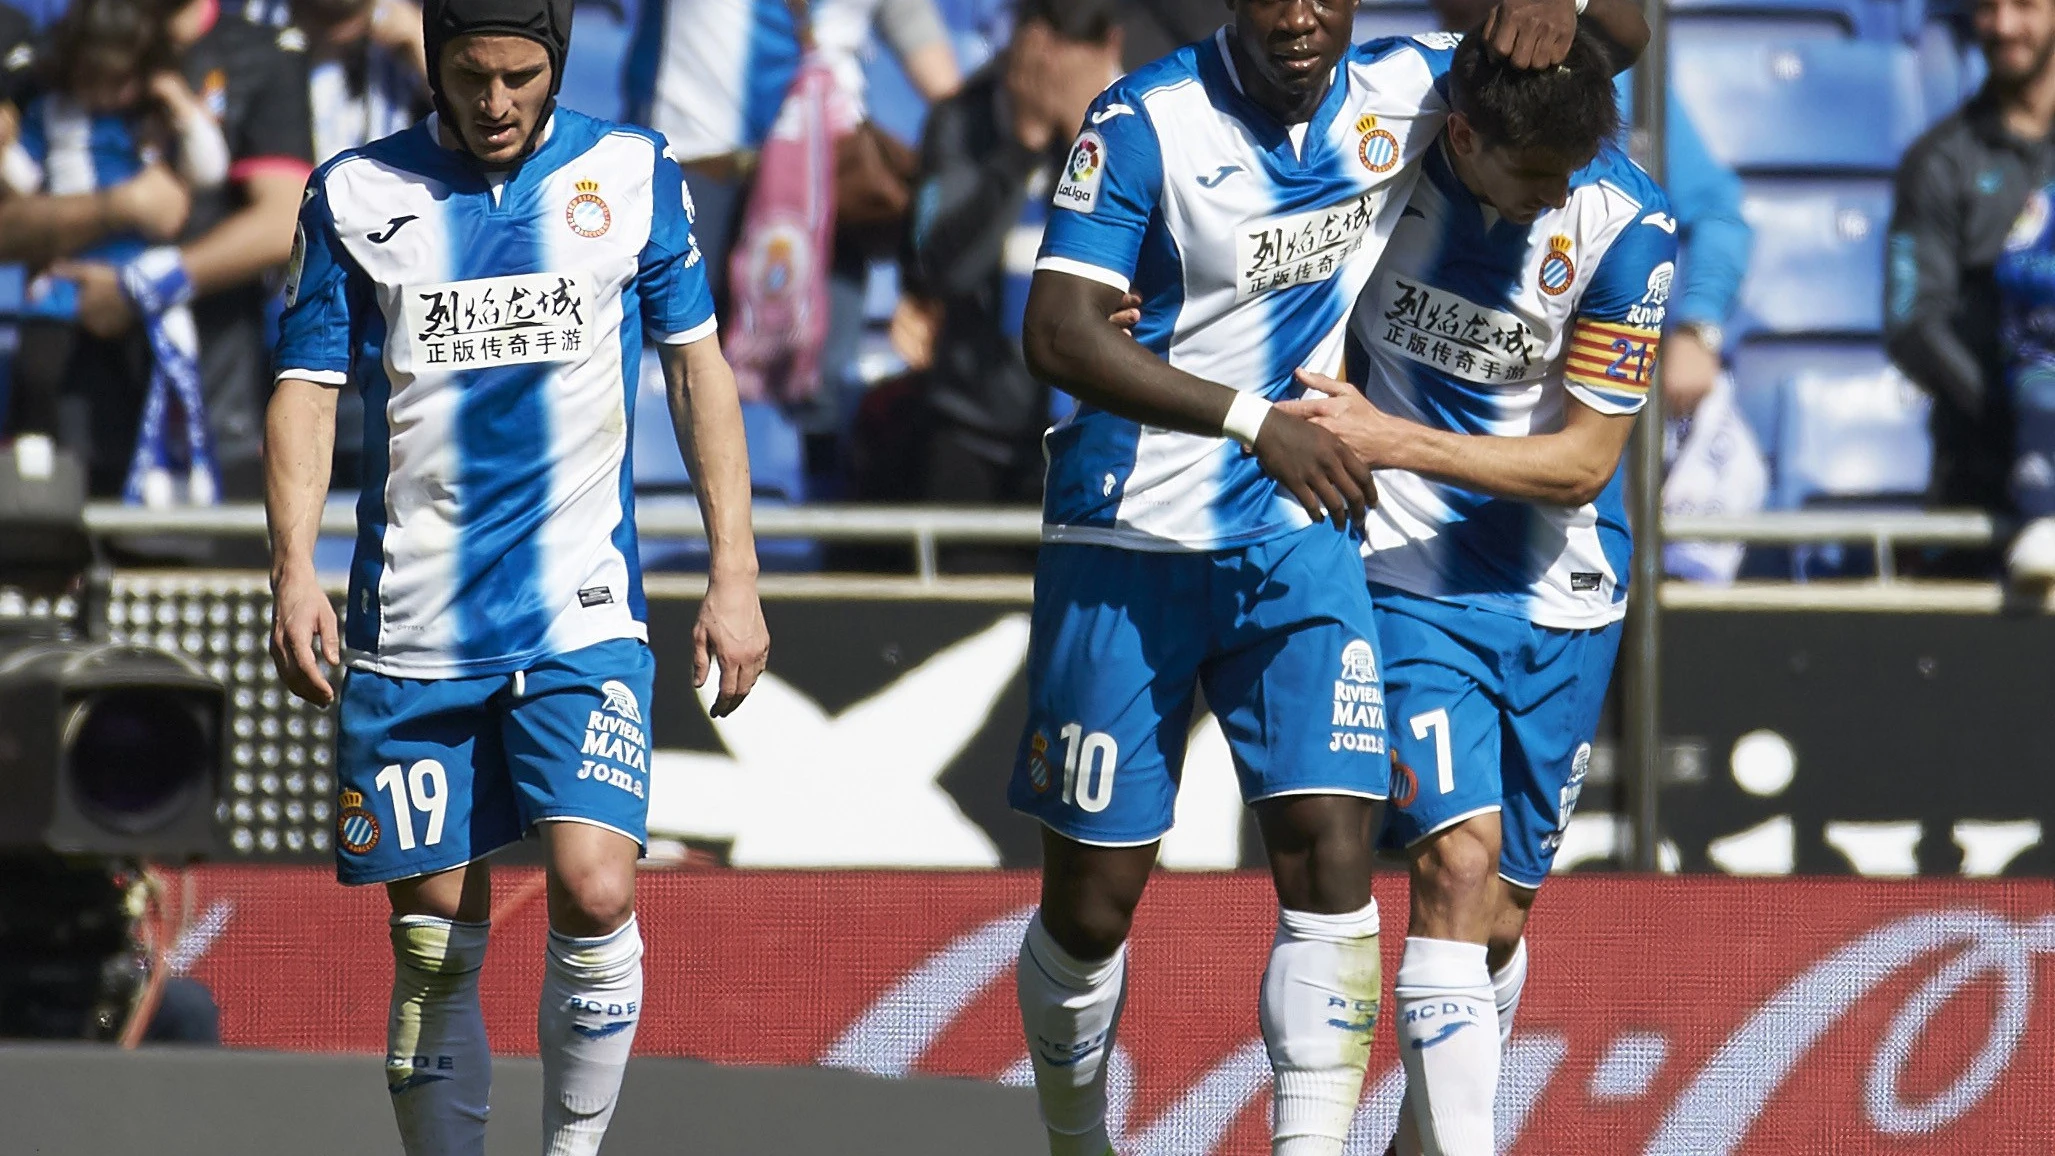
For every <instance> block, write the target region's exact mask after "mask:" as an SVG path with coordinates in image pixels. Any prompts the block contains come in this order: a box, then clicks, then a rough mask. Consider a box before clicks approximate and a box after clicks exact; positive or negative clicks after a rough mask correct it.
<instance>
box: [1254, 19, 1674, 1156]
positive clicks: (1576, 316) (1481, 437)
mask: <svg viewBox="0 0 2055 1156" xmlns="http://www.w3.org/2000/svg"><path fill="white" fill-rule="evenodd" d="M1607 64H1608V61H1607V59H1606V52H1605V49H1604V48H1603V47H1602V46H1601V45H1600V44H1599V43H1598V42H1597V41H1596V39H1595V38H1593V37H1591V36H1590V35H1588V34H1587V35H1584V36H1580V38H1579V40H1578V42H1577V44H1576V45H1575V46H1574V47H1573V48H1572V50H1571V53H1570V55H1569V57H1568V58H1567V60H1566V61H1565V63H1564V67H1563V68H1562V69H1560V70H1550V71H1546V72H1541V73H1527V72H1520V71H1517V70H1512V69H1506V68H1503V67H1502V66H1500V65H1498V64H1496V63H1495V62H1493V61H1490V60H1488V59H1486V58H1485V56H1484V54H1483V53H1481V52H1478V51H1475V50H1474V48H1473V47H1472V46H1470V45H1468V44H1466V45H1464V47H1463V48H1461V49H1458V50H1457V53H1456V57H1455V63H1454V67H1453V68H1452V70H1451V72H1450V99H1451V103H1452V104H1453V106H1454V111H1453V112H1452V113H1451V114H1450V116H1449V122H1448V128H1447V130H1446V132H1445V134H1444V136H1443V142H1442V144H1441V145H1439V146H1438V147H1436V148H1434V149H1432V150H1430V151H1429V152H1428V154H1427V157H1426V159H1425V160H1424V161H1423V162H1422V164H1421V176H1420V180H1419V183H1418V184H1417V185H1415V186H1414V188H1413V191H1412V196H1411V199H1410V200H1409V201H1408V202H1407V203H1406V207H1405V211H1404V217H1403V219H1402V220H1401V221H1400V222H1399V224H1398V227H1397V228H1396V229H1395V230H1394V231H1393V233H1392V238H1391V242H1390V243H1389V244H1388V245H1387V246H1386V247H1385V251H1384V256H1383V259H1382V260H1381V261H1380V262H1379V263H1378V266H1377V271H1376V272H1375V273H1374V274H1373V275H1372V277H1371V279H1370V284H1369V286H1368V287H1367V288H1366V289H1365V290H1364V292H1363V295H1362V297H1361V299H1360V300H1359V301H1358V303H1357V305H1356V310H1355V314H1354V317H1353V319H1352V322H1351V326H1350V357H1349V362H1350V364H1349V378H1350V379H1351V380H1352V381H1355V382H1358V383H1360V384H1361V386H1362V389H1363V392H1364V394H1367V395H1368V396H1367V399H1366V398H1365V397H1364V396H1362V395H1359V394H1357V393H1355V392H1354V391H1353V390H1350V389H1349V388H1348V387H1346V386H1341V385H1338V384H1337V383H1335V382H1333V381H1331V380H1328V379H1324V378H1314V379H1311V381H1310V383H1311V384H1313V385H1315V386H1316V387H1317V388H1319V389H1321V390H1323V391H1328V392H1330V393H1333V394H1334V396H1333V397H1331V398H1328V399H1326V400H1316V401H1302V402H1297V403H1293V404H1291V405H1288V406H1286V407H1285V408H1287V409H1288V410H1291V411H1292V412H1295V413H1300V414H1302V415H1305V416H1310V417H1312V418H1314V419H1315V420H1316V421H1318V422H1319V423H1320V424H1322V425H1323V426H1326V427H1328V428H1330V429H1332V430H1333V431H1334V432H1336V433H1338V434H1340V435H1341V436H1342V437H1343V439H1344V440H1345V441H1347V442H1348V444H1349V446H1350V448H1351V449H1352V450H1354V451H1355V452H1356V453H1357V454H1358V455H1359V456H1360V457H1361V459H1362V461H1363V462H1364V463H1365V464H1367V465H1371V466H1374V467H1376V468H1377V474H1376V479H1377V487H1378V495H1379V502H1378V504H1377V508H1376V509H1373V510H1371V511H1370V512H1369V515H1368V517H1367V519H1366V536H1367V539H1368V541H1367V544H1366V545H1365V548H1364V549H1365V558H1364V564H1365V568H1366V571H1367V573H1368V577H1369V580H1370V584H1371V590H1372V592H1373V594H1374V595H1375V597H1376V601H1377V633H1378V639H1379V642H1380V643H1381V644H1382V646H1383V647H1384V651H1383V654H1384V658H1385V666H1384V676H1385V695H1386V705H1387V707H1388V708H1389V710H1390V711H1391V721H1392V722H1393V723H1394V724H1395V725H1394V726H1393V727H1392V728H1391V732H1392V733H1391V745H1392V753H1393V759H1394V764H1395V765H1394V771H1393V774H1394V783H1393V791H1392V807H1391V810H1390V812H1389V814H1388V816H1387V821H1386V827H1385V832H1384V837H1385V840H1386V842H1387V844H1388V845H1389V846H1391V847H1393V848H1395V849H1400V848H1402V849H1404V850H1405V851H1406V852H1407V853H1408V855H1409V857H1410V858H1411V861H1412V877H1413V887H1412V892H1411V896H1412V918H1411V924H1410V931H1409V935H1408V938H1407V940H1406V950H1405V954H1404V956H1403V958H1402V961H1401V964H1400V968H1399V974H1398V977H1397V983H1396V984H1395V986H1394V992H1393V994H1394V998H1395V1000H1396V1002H1397V1005H1398V1006H1397V1009H1396V1015H1395V1016H1394V1017H1393V1019H1392V1022H1393V1023H1394V1024H1395V1025H1396V1030H1397V1032H1398V1035H1399V1038H1400V1041H1401V1043H1400V1047H1399V1049H1398V1050H1399V1055H1400V1057H1401V1059H1402V1060H1403V1061H1404V1064H1405V1067H1406V1073H1407V1077H1408V1099H1407V1103H1408V1105H1409V1110H1408V1111H1407V1112H1406V1114H1405V1116H1404V1127H1403V1128H1402V1130H1401V1132H1400V1134H1399V1138H1398V1145H1397V1151H1398V1152H1399V1153H1401V1154H1403V1156H1413V1154H1415V1153H1419V1152H1423V1151H1424V1152H1430V1153H1450V1154H1461V1156H1470V1154H1488V1153H1490V1152H1491V1151H1492V1150H1493V1148H1492V1143H1493V1117H1492V1101H1493V1094H1494V1090H1495V1087H1496V1082H1497V1074H1498V1063H1499V1053H1500V1050H1501V1048H1502V1036H1503V1035H1504V1034H1506V1033H1509V1032H1510V1030H1511V1027H1512V1017H1513V1011H1514V1009H1515V1008H1516V1007H1517V1005H1518V1001H1519V994H1520V989H1521V986H1522V984H1523V983H1524V980H1525V976H1526V951H1525V946H1524V940H1523V939H1522V930H1523V928H1524V926H1525V921H1526V913H1527V911H1528V910H1529V908H1530V907H1531V905H1532V903H1533V900H1534V895H1535V890H1536V889H1537V888H1538V887H1540V885H1541V882H1542V879H1543V878H1544V877H1545V876H1546V875H1547V873H1548V869H1549V864H1550V862H1551V861H1552V860H1553V859H1554V857H1555V852H1556V849H1557V848H1558V847H1559V846H1560V844H1561V841H1562V838H1563V832H1564V830H1565V829H1566V828H1567V826H1568V824H1569V820H1570V813H1571V811H1572V810H1573V809H1574V808H1575V806H1576V802H1577V795H1578V792H1579V791H1580V790H1581V788H1582V783H1583V777H1584V773H1585V769H1586V767H1587V765H1588V762H1589V758H1590V752H1591V739H1592V736H1593V733H1594V731H1595V730H1596V729H1597V725H1598V711H1599V707H1600V704H1601V703H1602V702H1603V700H1604V698H1605V690H1606V684H1607V682H1608V681H1609V680H1610V678H1611V675H1612V664H1613V657H1614V654H1615V652H1616V651H1617V649H1618V645H1619V630H1620V627H1619V622H1620V619H1621V617H1622V615H1623V614H1624V612H1625V601H1626V596H1627V587H1626V580H1627V561H1628V555H1629V552H1630V542H1629V539H1628V533H1627V522H1626V516H1625V510H1624V509H1623V507H1622V504H1621V479H1620V477H1619V476H1618V473H1617V471H1618V466H1619V463H1620V455H1621V452H1622V450H1623V449H1624V448H1625V446H1626V443H1627V436H1628V434H1629V432H1630V431H1631V430H1632V429H1633V425H1634V417H1635V414H1636V413H1638V412H1639V411H1640V409H1641V407H1642V404H1643V402H1644V401H1645V399H1646V397H1647V389H1648V382H1649V375H1650V372H1651V371H1652V369H1653V363H1654V360H1655V355H1656V350H1657V346H1658V344H1659V341H1660V334H1661V328H1662V321H1663V313H1664V310H1665V307H1666V302H1667V300H1668V296H1669V290H1670V282H1671V279H1672V274H1673V273H1674V268H1675V266H1674V262H1675V258H1676V248H1677V246H1676V222H1675V220H1674V219H1673V218H1672V217H1671V216H1670V212H1669V201H1668V199H1667V198H1666V197H1665V196H1664V194H1663V191H1662V190H1661V189H1660V188H1658V187H1657V186H1656V184H1655V182H1654V181H1652V180H1651V179H1649V177H1648V174H1646V173H1644V172H1642V171H1641V170H1640V169H1639V168H1637V167H1636V166H1635V165H1634V163H1633V162H1632V161H1630V160H1628V159H1627V157H1626V156H1625V154H1624V153H1622V152H1621V151H1620V149H1619V147H1618V146H1617V145H1616V144H1614V143H1612V139H1611V138H1612V137H1613V136H1614V135H1615V134H1616V133H1617V130H1618V128H1619V114H1618V111H1617V106H1616V105H1615V103H1614V101H1613V95H1612V89H1611V84H1610V82H1609V81H1608V79H1607V72H1608V71H1609V69H1608V67H1607ZM1501 879H1502V880H1503V881H1504V884H1506V885H1509V886H1502V885H1501V882H1500V880H1501ZM1464 1028H1475V1029H1476V1030H1472V1031H1468V1032H1465V1031H1463V1030H1462V1029H1464Z"/></svg>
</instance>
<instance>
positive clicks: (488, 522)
mask: <svg viewBox="0 0 2055 1156" xmlns="http://www.w3.org/2000/svg"><path fill="white" fill-rule="evenodd" d="M552 208H553V207H552ZM546 215H547V216H554V213H553V212H552V210H551V209H545V208H544V207H543V206H542V205H540V204H539V203H538V201H537V198H535V197H534V196H533V194H532V192H530V191H529V190H527V189H525V188H523V187H522V186H521V185H520V183H519V177H518V176H517V177H516V178H515V179H514V180H510V181H508V182H507V185H506V188H505V189H504V190H503V191H502V193H501V205H500V206H499V207H497V208H495V207H494V206H492V205H491V202H490V201H481V200H474V199H471V198H462V199H459V198H454V197H453V198H451V199H450V200H449V202H448V203H447V206H446V208H445V210H444V227H445V228H446V229H447V230H448V234H449V238H450V262H451V264H452V265H453V266H454V267H453V268H452V269H451V270H450V277H449V279H450V280H452V281H458V280H467V279H470V278H477V277H504V276H508V275H511V274H517V273H533V272H540V271H542V270H544V269H545V268H547V266H546V265H545V263H544V260H543V249H542V244H541V238H540V236H539V233H540V228H541V225H542V222H543V220H544V219H545V216H546ZM555 368H556V367H555V366H554V365H552V364H550V363H548V362H542V363H537V364H531V365H512V366H503V367H500V368H496V369H481V370H470V371H466V372H460V373H456V374H453V375H451V384H452V386H454V387H455V388H456V389H457V390H458V391H459V397H458V401H457V415H456V422H455V430H456V439H457V455H458V466H457V492H458V494H459V495H460V503H461V505H460V507H459V508H460V510H461V515H460V517H461V518H462V520H461V521H460V522H459V524H458V529H457V573H456V587H457V591H458V593H457V597H456V598H455V600H454V604H455V607H456V612H457V616H458V628H457V650H458V654H459V655H460V656H461V657H464V658H492V657H497V656H499V655H503V654H506V653H507V652H508V650H509V640H510V639H531V638H540V637H544V636H546V635H547V633H548V631H549V624H550V613H549V610H548V609H547V608H545V607H544V606H543V605H542V600H541V597H540V592H539V588H538V582H537V571H538V569H539V566H540V558H539V557H538V554H539V551H538V549H537V544H536V541H535V532H536V529H537V527H538V526H539V524H540V523H541V522H542V520H543V519H544V517H545V516H546V514H547V512H548V509H549V502H550V463H549V446H550V424H549V407H548V405H547V404H546V400H545V394H544V391H546V390H547V389H548V388H549V380H550V376H551V374H552V372H553V371H554V370H555Z"/></svg>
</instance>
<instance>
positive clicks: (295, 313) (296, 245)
mask: <svg viewBox="0 0 2055 1156" xmlns="http://www.w3.org/2000/svg"><path fill="white" fill-rule="evenodd" d="M322 175H323V174H321V173H317V174H315V175H314V177H313V178H312V180H310V181H309V182H308V185H307V196H306V198H305V199H304V200H303V201H301V203H300V221H299V226H298V228H297V229H295V230H294V232H293V255H292V259H291V260H290V261H289V262H288V263H287V264H286V270H285V312H284V313H283V314H282V315H281V316H280V317H279V319H278V349H277V352H276V355H275V356H274V358H273V365H274V366H275V367H276V370H277V376H278V378H280V379H284V378H288V377H291V378H298V379H300V380H302V381H312V382H318V383H320V384H322V385H343V384H346V383H347V382H348V381H349V379H350V292H349V279H350V267H351V266H350V260H349V256H348V255H347V254H346V253H344V251H343V247H342V241H341V240H340V239H339V238H338V237H337V236H336V232H335V220H334V218H333V217H331V216H330V215H329V211H328V197H327V194H325V193H324V192H323V191H322V190H321V178H322Z"/></svg>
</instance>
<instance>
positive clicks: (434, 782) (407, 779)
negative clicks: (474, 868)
mask: <svg viewBox="0 0 2055 1156" xmlns="http://www.w3.org/2000/svg"><path fill="white" fill-rule="evenodd" d="M372 784H373V785H374V786H376V787H377V788H378V789H379V790H381V791H383V792H385V793H386V794H389V795H391V796H392V819H393V823H392V825H393V834H394V836H395V837H396V838H398V839H399V841H400V850H402V851H412V850H413V849H414V812H415V811H425V812H427V815H428V830H427V832H426V837H425V838H423V839H422V840H421V845H422V846H423V847H433V846H435V845H436V844H437V843H440V842H442V821H443V819H444V818H445V817H447V816H448V815H449V809H450V795H449V776H448V775H446V774H444V773H443V769H442V764H441V763H438V762H436V761H435V760H434V759H422V760H421V761H420V762H418V763H415V764H414V765H413V766H411V767H409V768H407V769H406V771H405V772H404V773H402V772H401V770H400V765H399V764H398V763H394V764H392V765H391V766H389V767H387V768H385V769H384V770H382V771H380V772H378V777H377V778H376V779H373V780H372ZM410 802H411V803H412V806H411V807H410V806H409V805H408V804H409V803H410Z"/></svg>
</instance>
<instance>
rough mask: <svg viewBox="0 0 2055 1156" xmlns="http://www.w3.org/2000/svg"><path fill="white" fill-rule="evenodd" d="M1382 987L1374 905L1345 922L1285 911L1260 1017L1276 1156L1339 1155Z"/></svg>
mask: <svg viewBox="0 0 2055 1156" xmlns="http://www.w3.org/2000/svg"><path fill="white" fill-rule="evenodd" d="M1382 982H1383V973H1382V971H1381V969H1380V967H1379V961H1378V958H1377V901H1376V900H1375V899H1373V900H1371V901H1370V904H1369V906H1367V907H1364V908H1363V909H1361V910H1360V911H1350V912H1347V913H1344V914H1341V915H1316V914H1314V913H1312V912H1309V911H1292V910H1288V909H1285V908H1279V909H1278V912H1277V937H1276V939H1274V940H1272V941H1271V945H1270V966H1269V967H1267V968H1266V969H1264V972H1263V996H1262V1000H1261V1002H1260V1003H1259V1005H1258V1009H1257V1010H1258V1018H1259V1019H1260V1020H1261V1021H1262V1024H1263V1042H1264V1045H1265V1046H1266V1047H1267V1048H1268V1049H1269V1051H1270V1067H1271V1070H1272V1071H1273V1072H1275V1073H1276V1076H1277V1087H1276V1092H1275V1094H1274V1095H1273V1096H1272V1097H1271V1101H1270V1105H1271V1107H1270V1136H1271V1140H1270V1151H1271V1154H1272V1156H1341V1150H1342V1141H1343V1140H1344V1139H1346V1138H1347V1136H1348V1134H1349V1124H1350V1123H1351V1122H1352V1121H1353V1120H1354V1119H1355V1115H1356V1103H1357V1101H1359V1100H1361V1099H1362V1098H1363V1071H1364V1069H1365V1068H1366V1067H1367V1066H1368V1065H1369V1063H1370V1039H1371V1036H1372V1034H1373V1033H1374V1032H1375V1031H1376V1029H1377V1003H1378V996H1379V991H1380V985H1381V984H1382Z"/></svg>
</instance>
